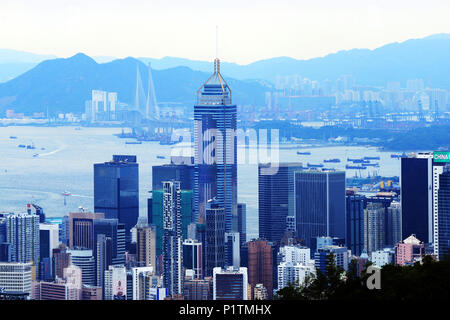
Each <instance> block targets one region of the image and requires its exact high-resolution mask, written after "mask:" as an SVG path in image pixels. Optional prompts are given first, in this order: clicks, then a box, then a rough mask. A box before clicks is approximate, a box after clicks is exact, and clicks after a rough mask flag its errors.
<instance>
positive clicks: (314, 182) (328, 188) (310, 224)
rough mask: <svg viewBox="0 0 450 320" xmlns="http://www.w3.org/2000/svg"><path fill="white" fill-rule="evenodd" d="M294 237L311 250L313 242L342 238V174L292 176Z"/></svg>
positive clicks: (298, 173) (343, 221)
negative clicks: (324, 238) (323, 238)
mask: <svg viewBox="0 0 450 320" xmlns="http://www.w3.org/2000/svg"><path fill="white" fill-rule="evenodd" d="M295 196H296V207H295V210H296V224H297V236H298V237H299V238H300V239H302V240H303V241H304V242H303V244H304V245H306V246H307V247H311V244H312V241H313V238H315V237H319V236H331V237H338V238H345V236H346V234H345V233H346V231H345V230H346V228H345V221H346V212H345V172H343V171H318V170H308V171H297V172H296V173H295Z"/></svg>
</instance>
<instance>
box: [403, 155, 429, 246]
mask: <svg viewBox="0 0 450 320" xmlns="http://www.w3.org/2000/svg"><path fill="white" fill-rule="evenodd" d="M401 161H402V164H401V166H402V167H401V177H400V182H401V187H400V190H401V201H402V239H406V238H407V237H409V236H410V235H411V234H415V235H416V237H417V238H418V239H420V240H421V241H424V242H427V241H428V240H429V215H430V214H431V212H430V211H431V207H430V205H431V201H432V199H431V197H430V196H431V195H430V192H429V188H431V159H423V158H402V159H401ZM430 190H431V189H430Z"/></svg>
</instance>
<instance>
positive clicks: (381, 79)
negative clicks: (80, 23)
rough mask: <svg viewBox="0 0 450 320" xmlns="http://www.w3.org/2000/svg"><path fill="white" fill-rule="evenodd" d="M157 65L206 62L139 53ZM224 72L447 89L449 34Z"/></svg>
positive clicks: (228, 66) (226, 67)
mask: <svg viewBox="0 0 450 320" xmlns="http://www.w3.org/2000/svg"><path fill="white" fill-rule="evenodd" d="M139 59H140V60H141V61H144V62H151V64H152V67H153V68H155V69H165V68H169V67H175V66H179V65H184V66H187V67H189V68H191V69H193V70H199V71H206V70H208V67H209V64H208V63H207V62H205V61H193V60H188V59H182V58H173V57H165V58H162V59H151V58H139ZM222 70H223V72H222V73H223V74H224V75H225V76H229V77H233V78H235V79H264V80H267V81H270V82H274V81H275V79H276V76H277V75H282V76H283V75H293V74H298V75H301V76H303V77H306V78H309V79H312V80H319V81H321V80H325V79H330V80H336V79H337V78H339V77H340V76H341V75H344V74H351V75H353V76H355V78H356V81H357V82H358V84H362V85H372V86H385V85H386V83H387V82H388V81H400V82H401V83H402V85H403V86H404V85H405V84H406V81H407V80H408V79H414V78H423V79H424V81H425V83H426V84H427V85H429V86H432V87H441V88H447V89H450V34H436V35H432V36H429V37H425V38H422V39H411V40H407V41H404V42H401V43H398V42H396V43H391V44H387V45H385V46H382V47H379V48H377V49H374V50H369V49H353V50H346V51H339V52H337V53H333V54H329V55H326V56H324V57H320V58H314V59H309V60H296V59H293V58H289V57H278V58H273V59H268V60H261V61H257V62H254V63H251V64H248V65H238V64H236V63H227V62H223V63H222Z"/></svg>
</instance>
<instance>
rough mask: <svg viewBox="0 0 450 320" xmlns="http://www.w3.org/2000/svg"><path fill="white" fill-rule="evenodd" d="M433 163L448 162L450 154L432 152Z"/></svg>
mask: <svg viewBox="0 0 450 320" xmlns="http://www.w3.org/2000/svg"><path fill="white" fill-rule="evenodd" d="M433 159H434V162H450V152H448V151H435V152H433Z"/></svg>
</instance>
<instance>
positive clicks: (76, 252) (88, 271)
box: [67, 247, 96, 286]
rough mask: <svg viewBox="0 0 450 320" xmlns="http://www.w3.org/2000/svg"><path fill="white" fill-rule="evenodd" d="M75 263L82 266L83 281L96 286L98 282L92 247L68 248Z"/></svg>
mask: <svg viewBox="0 0 450 320" xmlns="http://www.w3.org/2000/svg"><path fill="white" fill-rule="evenodd" d="M67 252H68V253H70V255H71V261H72V263H73V264H74V265H76V266H77V267H80V268H81V274H82V283H83V284H86V285H90V286H94V285H95V282H96V273H95V258H94V256H93V253H92V250H91V249H85V248H79V247H75V248H71V249H70V250H67Z"/></svg>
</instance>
